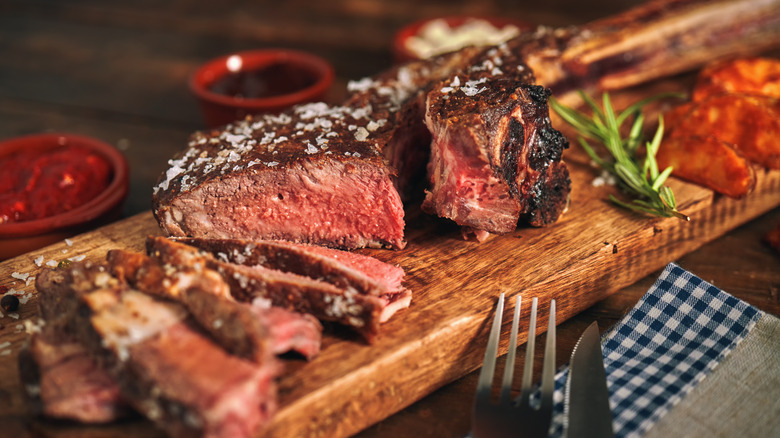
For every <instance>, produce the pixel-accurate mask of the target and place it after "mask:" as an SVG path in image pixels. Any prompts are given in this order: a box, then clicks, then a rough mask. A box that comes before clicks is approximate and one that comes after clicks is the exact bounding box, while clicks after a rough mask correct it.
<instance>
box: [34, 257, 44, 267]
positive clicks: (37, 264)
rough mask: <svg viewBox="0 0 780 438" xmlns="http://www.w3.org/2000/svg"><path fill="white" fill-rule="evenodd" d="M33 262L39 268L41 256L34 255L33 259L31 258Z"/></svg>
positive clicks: (41, 262)
mask: <svg viewBox="0 0 780 438" xmlns="http://www.w3.org/2000/svg"><path fill="white" fill-rule="evenodd" d="M33 262H34V263H35V266H37V267H39V268H40V267H41V265H43V256H38V257H36V258H35V260H33Z"/></svg>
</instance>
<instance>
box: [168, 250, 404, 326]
mask: <svg viewBox="0 0 780 438" xmlns="http://www.w3.org/2000/svg"><path fill="white" fill-rule="evenodd" d="M177 241H178V242H182V243H186V244H187V245H192V246H195V247H197V248H200V249H202V250H205V251H208V252H209V253H211V254H213V255H214V256H215V257H217V258H218V259H219V260H222V261H226V262H230V263H236V264H240V265H246V266H258V265H259V266H264V267H266V268H271V269H278V270H280V271H285V272H292V273H294V274H298V275H303V276H307V277H311V278H314V279H318V280H323V281H326V282H328V283H331V284H333V285H335V286H338V287H340V288H344V289H348V288H352V289H355V290H357V291H358V293H360V294H363V295H375V296H378V297H381V298H383V299H385V300H386V301H388V302H394V301H397V300H399V299H400V300H402V301H403V302H405V303H406V306H405V307H408V305H409V301H410V300H411V292H410V291H409V290H408V289H406V288H404V287H403V285H402V283H403V278H404V271H403V269H401V268H400V267H398V266H393V265H391V264H388V263H385V262H383V261H381V260H378V259H376V258H374V257H369V256H365V255H362V254H357V253H354V252H349V251H341V250H337V249H332V248H325V247H321V246H315V245H305V244H296V243H290V242H284V241H268V240H261V241H246V240H238V239H200V238H185V239H177ZM388 318H389V315H388Z"/></svg>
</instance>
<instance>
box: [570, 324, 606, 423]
mask: <svg viewBox="0 0 780 438" xmlns="http://www.w3.org/2000/svg"><path fill="white" fill-rule="evenodd" d="M567 380H568V381H567V383H566V385H567V390H566V397H565V402H564V409H565V412H566V415H567V418H568V421H567V426H566V437H568V438H583V437H584V438H590V437H594V438H595V437H599V438H602V437H613V436H614V431H613V429H612V410H611V409H610V407H609V389H608V388H607V374H606V372H605V371H604V359H603V357H602V352H601V342H600V339H599V327H598V323H596V322H593V324H591V325H590V326H589V327H588V328H587V329H585V331H584V332H583V333H582V336H580V339H579V340H578V341H577V344H576V345H575V346H574V351H572V353H571V361H570V362H569V377H568V379H567Z"/></svg>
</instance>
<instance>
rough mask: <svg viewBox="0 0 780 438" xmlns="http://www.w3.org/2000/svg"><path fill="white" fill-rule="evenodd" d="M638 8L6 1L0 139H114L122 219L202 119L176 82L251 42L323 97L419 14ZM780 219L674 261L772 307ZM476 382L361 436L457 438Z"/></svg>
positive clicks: (383, 64)
mask: <svg viewBox="0 0 780 438" xmlns="http://www.w3.org/2000/svg"><path fill="white" fill-rule="evenodd" d="M636 3H639V2H637V1H635V0H595V1H591V2H582V1H576V0H548V1H545V2H532V1H528V0H514V1H501V0H498V1H484V0H483V1H475V0H464V1H461V2H451V1H434V2H419V1H413V0H394V1H386V0H363V1H361V0H333V1H323V2H309V1H301V0H294V1H287V2H279V1H222V2H207V1H196V0H178V1H170V2H157V1H151V0H128V1H124V2H105V1H100V0H75V1H70V2H60V1H55V0H48V1H47V0H4V1H3V2H2V3H0V138H9V137H13V136H18V135H23V134H33V133H40V132H46V131H64V132H73V133H79V134H84V135H89V136H93V137H97V138H100V139H103V140H105V141H107V142H109V143H111V144H114V145H115V146H116V147H117V148H119V149H120V150H121V151H122V152H123V153H124V154H125V156H126V157H127V159H128V161H129V165H130V171H131V187H130V195H129V198H128V200H127V204H126V212H125V214H126V215H127V216H131V215H134V214H136V213H139V212H142V211H146V210H148V209H149V207H150V198H151V188H152V185H153V184H154V181H155V179H156V178H157V176H158V175H159V174H160V173H161V172H162V171H163V170H164V169H165V168H166V167H167V164H166V162H167V160H168V158H170V157H171V156H172V155H173V154H174V153H175V152H177V151H178V150H180V149H181V148H183V147H184V145H185V141H186V138H187V136H188V135H189V134H190V133H191V132H193V131H194V130H197V129H200V128H202V127H203V122H202V120H201V116H200V113H199V110H198V107H197V105H196V102H195V100H194V98H193V97H192V96H191V95H190V94H189V92H188V90H187V86H186V82H187V77H188V75H189V74H190V73H191V72H192V70H193V69H194V68H195V67H196V66H197V65H198V64H200V63H202V62H203V61H205V60H207V59H210V58H212V57H215V56H219V55H222V54H225V53H228V52H231V51H236V50H244V49H251V48H262V47H287V48H295V49H302V50H306V51H310V52H313V53H316V54H318V55H320V56H322V57H325V58H327V59H328V60H330V61H331V62H332V63H333V64H334V66H335V70H336V75H337V81H336V84H335V86H334V88H333V90H332V92H331V96H330V97H329V99H331V100H333V101H337V100H338V99H339V98H340V97H341V96H342V95H343V93H344V87H345V84H346V82H347V81H348V80H351V79H359V78H361V77H363V76H367V75H370V74H374V73H376V72H378V71H381V70H382V69H384V68H387V67H388V66H390V65H392V63H393V57H392V53H391V46H390V44H391V39H392V37H393V34H394V33H395V32H396V31H397V30H398V29H400V28H401V27H402V26H403V25H405V24H408V23H410V22H413V21H416V20H418V19H421V18H426V17H432V16H441V15H457V14H477V15H499V16H506V17H513V18H519V19H523V20H527V21H528V22H530V23H537V24H546V25H552V26H560V25H569V24H579V23H584V22H587V21H590V20H593V19H596V18H600V17H603V16H607V15H610V14H613V13H615V12H618V11H621V10H623V9H626V8H628V7H630V6H632V5H634V4H636ZM778 224H780V209H775V210H773V211H771V212H770V213H768V214H766V215H764V216H762V217H760V218H759V219H757V220H755V221H753V222H751V223H748V224H746V225H744V226H742V227H740V228H738V229H736V230H734V231H732V232H730V233H728V234H726V235H725V236H722V237H720V238H718V239H716V240H714V241H712V242H711V243H709V244H707V245H705V246H704V247H702V248H700V249H698V250H696V251H694V252H693V253H690V254H689V255H687V256H685V257H683V258H681V259H679V260H677V262H678V263H680V264H681V265H682V266H683V267H685V268H687V269H689V270H691V271H693V272H694V273H696V274H698V275H699V276H701V277H702V278H704V279H705V280H707V281H710V282H712V283H714V284H715V285H717V286H719V287H721V288H723V289H725V290H727V291H729V292H731V293H732V294H734V295H736V296H738V297H740V298H742V299H744V300H746V301H748V302H749V303H751V304H753V305H756V306H758V307H759V308H761V309H764V310H766V311H768V312H771V313H773V314H780V298H779V291H780V254H778V253H777V252H775V251H774V250H773V249H771V248H770V247H768V246H767V245H766V244H764V243H763V242H762V237H763V236H764V235H765V234H766V233H767V232H769V231H770V229H772V228H774V227H775V226H777V225H778ZM656 274H657V273H656ZM656 274H653V275H651V276H648V277H647V278H645V279H643V280H641V281H639V282H637V283H636V284H634V285H633V286H631V287H628V288H626V289H625V290H623V291H621V292H619V293H617V294H614V295H613V296H611V297H610V298H608V299H606V300H603V301H602V302H599V303H598V304H596V305H595V306H593V307H591V308H590V309H588V310H587V311H585V312H583V313H582V314H580V315H578V316H576V317H574V318H572V319H570V320H568V321H566V322H565V323H563V324H561V325H560V327H559V331H558V336H559V342H558V363H559V364H562V363H564V362H566V361H567V360H568V357H569V354H570V352H571V350H572V348H573V345H574V343H575V342H576V339H577V337H578V336H579V334H580V333H581V332H582V330H584V328H585V327H586V326H587V325H588V324H589V323H590V322H592V321H593V320H598V321H599V324H600V326H601V328H602V330H604V329H606V327H608V326H609V325H610V324H612V323H614V322H615V321H617V320H618V319H619V318H620V317H621V316H622V315H623V314H624V313H625V312H627V310H628V309H630V308H631V307H632V306H633V305H634V304H635V303H636V301H637V300H638V299H639V297H640V296H641V295H642V294H643V293H644V292H645V291H646V290H647V288H648V287H649V286H650V285H651V284H652V281H653V279H654V278H655V275H656ZM521 358H522V355H521ZM538 359H539V357H537V368H538V362H539V360H538ZM475 385H476V375H475V374H474V373H472V374H469V375H467V376H466V377H464V378H462V379H460V380H458V381H456V382H454V383H452V384H449V385H447V386H445V387H443V388H441V389H440V390H438V391H436V392H434V393H433V394H431V395H429V396H428V397H426V398H424V399H422V400H420V401H419V402H417V403H415V404H413V405H411V406H410V407H409V408H407V409H405V410H403V411H402V412H400V413H398V414H396V415H394V416H392V417H390V418H388V419H387V420H385V421H383V422H381V423H379V424H377V425H375V426H373V427H371V428H369V429H367V430H365V431H363V432H362V433H360V435H359V436H363V437H391V436H410V435H412V434H413V435H414V436H436V437H439V436H452V437H455V436H461V435H463V434H464V433H465V432H467V431H468V429H469V424H470V418H469V417H470V414H469V412H470V405H471V400H472V395H473V390H474V387H475ZM0 397H2V394H0ZM0 417H2V413H0ZM23 421H26V420H20V421H19V422H16V423H15V422H11V423H12V424H11V425H10V428H6V429H5V431H6V432H7V431H9V430H11V431H17V430H18V431H19V433H23V432H24V431H25V430H26V429H25V427H24V426H23V425H22V423H23ZM46 429H47V430H50V429H49V428H46ZM55 429H56V428H55ZM14 433H15V432H14ZM3 434H4V432H3V426H0V436H3Z"/></svg>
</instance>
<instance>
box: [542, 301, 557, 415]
mask: <svg viewBox="0 0 780 438" xmlns="http://www.w3.org/2000/svg"><path fill="white" fill-rule="evenodd" d="M555 336H556V333H555V300H550V318H549V321H548V322H547V342H546V345H545V347H544V365H543V371H542V387H541V389H542V397H541V404H540V408H541V409H551V408H552V398H553V390H554V389H555V377H554V376H555Z"/></svg>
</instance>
